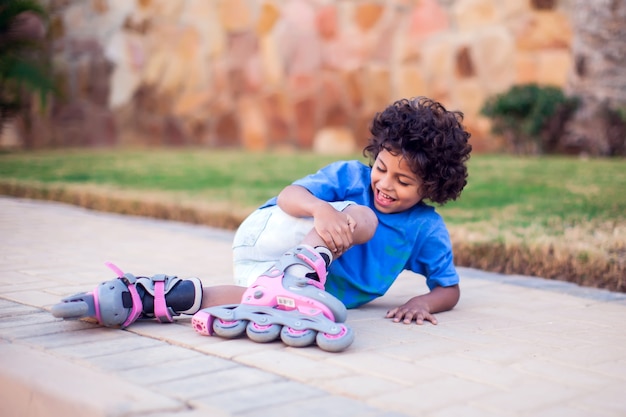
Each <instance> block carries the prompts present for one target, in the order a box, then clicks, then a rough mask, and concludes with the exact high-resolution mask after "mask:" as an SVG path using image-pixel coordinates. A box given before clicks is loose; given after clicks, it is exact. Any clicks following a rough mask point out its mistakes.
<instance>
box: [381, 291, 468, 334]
mask: <svg viewBox="0 0 626 417" xmlns="http://www.w3.org/2000/svg"><path fill="white" fill-rule="evenodd" d="M460 295H461V291H460V290H459V286H458V285H453V286H450V287H435V288H433V289H432V291H431V292H430V293H428V294H424V295H418V296H417V297H413V298H411V299H410V300H409V301H407V302H406V303H404V304H403V305H401V306H400V307H396V308H393V309H391V310H389V311H388V312H387V315H386V317H387V318H392V319H393V321H394V322H396V323H399V322H403V323H405V324H410V323H411V322H412V321H413V320H415V323H416V324H423V323H424V320H427V321H430V322H431V323H432V324H437V319H436V318H435V316H434V315H433V314H435V313H441V312H442V311H448V310H452V308H453V307H454V306H455V305H456V303H457V302H458V301H459V297H460Z"/></svg>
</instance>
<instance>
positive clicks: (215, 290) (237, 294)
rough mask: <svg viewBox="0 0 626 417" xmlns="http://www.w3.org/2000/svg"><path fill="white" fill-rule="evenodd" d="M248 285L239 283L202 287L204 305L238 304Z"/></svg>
mask: <svg viewBox="0 0 626 417" xmlns="http://www.w3.org/2000/svg"><path fill="white" fill-rule="evenodd" d="M246 289H247V288H246V287H241V286H239V285H215V286H211V287H203V288H202V290H203V291H202V294H203V295H202V307H201V308H207V307H213V306H219V305H224V304H237V303H239V302H241V297H242V296H243V293H244V292H245V291H246Z"/></svg>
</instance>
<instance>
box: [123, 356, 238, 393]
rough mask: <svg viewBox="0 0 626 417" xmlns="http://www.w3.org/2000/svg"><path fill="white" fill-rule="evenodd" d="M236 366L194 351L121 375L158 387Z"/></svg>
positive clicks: (128, 370) (138, 382) (139, 382)
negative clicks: (164, 383)
mask: <svg viewBox="0 0 626 417" xmlns="http://www.w3.org/2000/svg"><path fill="white" fill-rule="evenodd" d="M235 366H236V365H235V364H233V363H232V362H230V361H228V360H226V359H222V358H216V357H213V356H207V355H203V354H201V353H195V354H194V352H193V351H188V352H187V353H186V354H185V356H184V357H182V358H179V357H177V356H172V357H168V358H163V361H162V362H161V363H153V364H148V365H145V366H141V367H134V368H132V369H126V370H121V371H120V372H119V375H120V376H121V377H123V378H124V379H127V380H129V381H132V382H134V383H137V384H141V385H156V384H160V383H162V382H165V381H174V380H177V379H185V378H189V377H190V376H196V375H203V374H205V373H210V372H215V371H221V370H226V369H230V368H234V367H235Z"/></svg>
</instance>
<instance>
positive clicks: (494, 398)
mask: <svg viewBox="0 0 626 417" xmlns="http://www.w3.org/2000/svg"><path fill="white" fill-rule="evenodd" d="M587 394H588V392H587V391H585V390H583V389H578V388H572V387H569V386H565V385H560V384H558V383H553V382H551V381H546V380H544V379H542V378H540V377H529V378H525V379H523V380H521V381H520V382H519V383H518V384H516V385H515V386H514V387H509V388H508V389H506V390H499V391H493V392H487V393H484V394H483V395H481V396H478V397H477V398H475V399H473V400H472V404H474V405H477V406H480V407H484V408H486V409H488V410H493V411H495V412H498V413H514V414H516V415H534V413H535V412H537V411H538V410H541V409H544V408H547V407H551V406H555V405H557V404H561V403H568V402H569V401H570V400H573V399H575V398H578V397H579V396H581V395H587Z"/></svg>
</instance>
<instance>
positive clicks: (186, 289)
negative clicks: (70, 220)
mask: <svg viewBox="0 0 626 417" xmlns="http://www.w3.org/2000/svg"><path fill="white" fill-rule="evenodd" d="M105 265H106V266H107V267H109V268H110V269H111V270H113V272H115V273H116V274H117V278H116V279H113V280H110V281H106V282H103V283H101V284H100V285H98V286H97V287H96V288H95V289H94V290H93V291H92V292H84V293H79V294H75V295H72V296H70V297H67V298H64V299H63V300H61V302H60V303H59V304H56V305H54V306H52V311H51V312H52V315H54V316H55V317H59V318H63V319H79V318H83V317H94V318H95V319H96V320H97V321H98V323H100V324H101V325H103V326H106V327H118V326H119V327H121V328H122V329H124V328H126V327H128V326H129V325H131V324H132V323H134V322H135V321H136V320H138V319H140V318H155V319H156V320H157V321H159V322H161V323H171V322H173V321H174V316H178V315H180V314H190V315H191V314H194V313H196V312H197V311H198V310H199V309H200V305H201V303H202V283H201V282H200V280H199V279H198V278H190V279H186V280H182V279H180V278H178V277H176V276H169V275H164V274H159V275H155V276H153V277H135V276H134V275H133V274H129V273H126V274H125V273H124V272H122V270H120V269H119V268H118V267H117V266H115V265H114V264H112V263H110V262H107V263H106V264H105Z"/></svg>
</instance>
